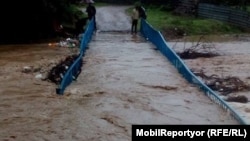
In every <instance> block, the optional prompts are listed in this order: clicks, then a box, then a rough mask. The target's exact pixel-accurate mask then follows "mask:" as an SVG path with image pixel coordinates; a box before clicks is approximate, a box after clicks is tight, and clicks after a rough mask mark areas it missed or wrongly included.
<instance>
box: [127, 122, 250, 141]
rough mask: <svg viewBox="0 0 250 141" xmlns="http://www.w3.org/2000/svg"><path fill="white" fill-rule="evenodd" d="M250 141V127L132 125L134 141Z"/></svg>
mask: <svg viewBox="0 0 250 141" xmlns="http://www.w3.org/2000/svg"><path fill="white" fill-rule="evenodd" d="M146 139H147V140H152V141H153V140H157V141H174V140H183V141H189V140H192V141H194V140H197V141H204V140H209V141H216V140H226V139H228V140H231V139H233V140H235V141H246V140H248V141H250V125H132V141H141V140H146Z"/></svg>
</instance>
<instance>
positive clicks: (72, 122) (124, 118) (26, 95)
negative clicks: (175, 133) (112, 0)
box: [0, 10, 238, 141]
mask: <svg viewBox="0 0 250 141" xmlns="http://www.w3.org/2000/svg"><path fill="white" fill-rule="evenodd" d="M111 11H112V10H111ZM71 53H72V50H70V49H68V48H62V47H50V46H48V43H45V44H30V45H8V46H1V47H0V65H1V69H0V74H1V75H0V80H1V81H0V99H1V101H0V140H25V141H29V140H30V141H34V140H37V141H40V140H41V141H46V140H53V141H59V140H60V141H62V140H64V141H69V140H71V141H82V140H103V141H108V140H109V141H117V140H119V141H128V140H131V125H132V124H238V123H237V122H236V121H235V120H234V119H232V118H231V117H230V116H229V115H228V113H226V112H225V111H224V110H222V109H221V108H220V107H219V106H218V105H216V104H214V103H213V102H212V101H210V100H209V99H208V98H207V97H206V96H205V95H204V94H203V93H202V92H201V91H200V90H199V89H197V88H196V87H194V86H192V85H190V84H189V83H188V82H187V81H186V80H185V79H184V78H182V77H181V75H180V74H179V73H178V72H177V70H176V69H175V68H174V67H173V66H172V65H171V64H170V63H169V61H168V60H167V59H166V58H165V57H164V56H162V55H161V54H160V53H159V52H158V51H157V50H155V47H154V46H153V45H152V44H150V43H149V42H147V41H145V40H144V39H143V38H141V37H140V36H139V35H131V34H127V33H112V32H111V33H110V32H98V33H97V34H95V35H94V36H93V39H92V41H91V43H90V44H89V49H88V50H87V51H86V55H85V57H84V61H85V64H84V65H83V68H82V69H83V71H82V73H81V74H80V76H79V77H78V79H77V81H74V82H73V83H72V84H71V85H70V86H69V87H67V88H66V90H65V93H64V95H63V96H59V95H57V94H56V93H55V88H56V87H57V86H56V85H54V84H53V83H50V82H47V81H42V80H41V79H36V78H35V76H36V75H37V72H32V73H22V69H23V67H25V66H33V67H40V68H43V69H42V70H41V71H40V72H39V73H42V74H45V72H46V71H47V70H48V69H49V68H50V67H51V66H53V64H55V63H56V62H58V61H59V60H60V59H62V58H65V56H67V55H69V54H71Z"/></svg>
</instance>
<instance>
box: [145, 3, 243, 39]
mask: <svg viewBox="0 0 250 141" xmlns="http://www.w3.org/2000/svg"><path fill="white" fill-rule="evenodd" d="M147 17H148V18H147V21H148V22H149V23H150V24H151V25H152V26H153V27H155V28H156V29H157V30H160V31H162V30H164V29H167V28H179V29H182V30H184V31H185V32H186V34H187V35H199V34H230V33H241V32H242V30H241V28H239V27H235V26H232V25H229V24H227V23H223V22H221V21H217V20H212V19H201V18H195V17H191V16H176V15H173V14H171V12H166V11H162V10H161V9H160V8H152V7H150V8H148V9H147Z"/></svg>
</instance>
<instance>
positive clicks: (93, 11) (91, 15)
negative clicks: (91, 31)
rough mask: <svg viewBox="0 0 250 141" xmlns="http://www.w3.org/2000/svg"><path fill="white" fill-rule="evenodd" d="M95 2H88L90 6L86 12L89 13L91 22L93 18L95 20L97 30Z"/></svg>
mask: <svg viewBox="0 0 250 141" xmlns="http://www.w3.org/2000/svg"><path fill="white" fill-rule="evenodd" d="M93 3H94V1H93V0H90V1H89V2H88V6H87V8H86V12H87V13H88V19H89V20H91V19H92V18H93V19H94V28H95V30H96V19H95V15H96V8H95V6H94V5H93Z"/></svg>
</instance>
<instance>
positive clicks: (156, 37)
mask: <svg viewBox="0 0 250 141" xmlns="http://www.w3.org/2000/svg"><path fill="white" fill-rule="evenodd" d="M140 32H141V34H142V36H144V38H146V39H147V40H149V41H150V42H152V43H153V44H154V45H155V46H156V47H157V48H158V50H159V51H160V52H161V53H162V54H163V55H164V56H165V57H166V58H167V59H168V60H169V61H170V62H171V63H172V64H173V65H174V66H175V67H176V68H177V70H178V71H179V73H180V74H182V75H183V77H184V78H186V80H187V81H188V82H190V83H193V84H195V85H196V86H197V87H199V88H200V89H201V90H203V92H204V94H205V95H206V96H208V97H209V98H210V99H211V100H212V101H213V102H215V103H216V104H218V105H219V106H221V107H222V108H223V109H225V110H226V111H227V112H229V113H230V114H231V115H232V116H233V117H234V118H235V119H236V120H237V121H238V122H239V123H240V124H247V122H246V121H244V119H243V118H242V117H241V116H240V115H239V114H238V113H237V112H236V111H235V110H234V109H233V108H232V107H231V106H230V105H228V104H227V103H226V102H225V101H224V100H223V99H222V98H220V97H219V95H218V94H216V93H215V92H214V91H213V90H211V89H210V88H209V87H208V86H206V85H205V84H204V83H203V82H202V81H200V80H199V79H198V78H197V77H196V76H195V75H194V74H193V73H192V72H191V71H190V70H189V68H188V67H187V66H186V65H185V63H184V62H183V61H182V59H181V58H180V57H179V56H178V55H177V54H176V53H175V51H173V50H172V49H171V48H170V47H169V46H168V44H167V42H166V41H165V39H164V38H163V36H162V34H161V33H160V32H159V31H157V30H155V29H154V28H153V27H152V26H151V25H150V24H149V23H148V22H147V21H146V20H143V19H142V20H141V28H140Z"/></svg>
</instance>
